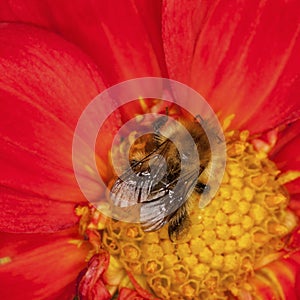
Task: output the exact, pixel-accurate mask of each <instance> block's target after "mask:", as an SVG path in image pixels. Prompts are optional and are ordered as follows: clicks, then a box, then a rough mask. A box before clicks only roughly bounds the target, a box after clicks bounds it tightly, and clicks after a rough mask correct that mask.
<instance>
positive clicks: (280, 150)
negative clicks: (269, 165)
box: [271, 121, 300, 194]
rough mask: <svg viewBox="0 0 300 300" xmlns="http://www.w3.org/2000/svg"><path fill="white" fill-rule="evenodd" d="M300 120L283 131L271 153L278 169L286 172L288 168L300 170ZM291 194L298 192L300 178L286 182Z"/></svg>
mask: <svg viewBox="0 0 300 300" xmlns="http://www.w3.org/2000/svg"><path fill="white" fill-rule="evenodd" d="M299 129H300V121H298V122H296V123H294V124H292V125H291V126H290V127H288V128H287V129H286V130H285V131H283V133H282V134H281V135H282V141H281V139H279V143H280V144H279V145H277V146H276V147H275V149H274V150H273V152H272V153H271V158H272V159H273V161H274V162H275V163H276V164H277V166H278V167H279V169H280V170H282V171H284V172H287V171H289V170H293V171H300V156H299V149H300V136H299ZM286 187H287V189H288V190H289V192H290V193H291V194H297V193H300V178H298V179H296V180H293V181H291V182H289V183H287V184H286Z"/></svg>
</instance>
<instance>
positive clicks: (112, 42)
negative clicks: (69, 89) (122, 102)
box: [0, 0, 165, 84]
mask: <svg viewBox="0 0 300 300" xmlns="http://www.w3.org/2000/svg"><path fill="white" fill-rule="evenodd" d="M160 5H161V3H160V1H147V0H144V1H140V0H138V1H123V0H120V1H118V2H117V3H115V2H114V3H112V2H110V1H102V2H99V1H92V0H88V1H85V0H77V1H72V2H70V1H68V0H64V1H58V2H53V1H51V0H49V1H47V0H46V1H43V2H41V1H39V0H33V1H32V0H25V1H24V0H15V1H1V5H0V19H1V20H4V21H19V22H29V23H32V24H36V25H39V26H43V27H46V28H47V29H49V30H52V31H55V32H58V33H59V34H61V35H62V36H64V37H65V38H66V39H68V40H70V41H72V42H73V43H75V44H76V45H78V46H79V47H80V48H81V49H83V50H84V51H85V52H86V53H88V54H89V55H90V56H91V57H92V58H93V59H94V60H95V61H96V62H97V63H98V65H99V66H100V68H101V71H103V74H105V79H106V80H107V81H108V82H109V83H111V84H112V83H116V82H119V81H123V80H125V79H130V78H135V77H142V76H160V75H161V71H160V69H161V68H162V69H164V68H165V64H164V55H163V48H162V42H161V7H160Z"/></svg>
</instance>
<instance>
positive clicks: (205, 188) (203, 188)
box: [195, 181, 210, 194]
mask: <svg viewBox="0 0 300 300" xmlns="http://www.w3.org/2000/svg"><path fill="white" fill-rule="evenodd" d="M195 190H196V192H197V193H198V194H203V193H208V192H209V190H210V186H209V185H207V184H204V183H202V182H200V181H198V182H197V184H196V187H195Z"/></svg>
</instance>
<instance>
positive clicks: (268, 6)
mask: <svg viewBox="0 0 300 300" xmlns="http://www.w3.org/2000/svg"><path fill="white" fill-rule="evenodd" d="M196 3H197V1H194V2H193V1H192V2H190V3H189V5H187V4H186V2H185V1H178V2H176V5H175V4H174V5H170V4H169V2H168V1H165V4H164V7H165V13H164V15H163V32H164V46H165V52H166V59H167V66H168V68H169V70H170V76H171V77H172V78H174V79H177V80H180V81H183V82H185V83H187V84H191V86H192V87H193V88H195V89H196V90H198V91H199V92H200V93H201V94H202V95H203V96H204V97H205V98H206V99H207V100H208V101H209V102H210V103H211V104H212V106H213V108H214V109H215V110H216V111H222V115H223V117H224V116H227V115H229V114H232V113H235V114H236V118H235V119H234V122H233V126H234V127H238V128H246V129H250V130H251V131H252V132H261V131H264V130H266V129H270V128H273V127H276V126H277V125H278V124H280V123H283V122H287V120H295V119H296V118H297V117H299V116H300V102H299V101H296V99H297V97H296V96H297V95H298V94H299V91H300V84H299V76H298V74H299V68H300V60H299V59H298V53H299V52H300V38H299V22H300V6H299V5H298V3H297V2H296V1H290V2H288V3H284V2H275V3H274V1H272V0H269V1H244V2H231V3H230V4H228V3H227V2H222V1H218V2H217V1H216V2H215V3H213V4H212V3H210V5H209V7H208V9H207V5H208V4H207V3H205V2H204V1H203V2H201V3H202V4H201V5H198V6H197V5H196ZM201 11H202V14H201ZM278 11H280V14H279V13H278ZM181 18H183V20H181ZM179 20H180V21H181V22H180V25H178V22H179ZM196 20H198V21H196ZM186 24H188V26H186ZM197 26H198V28H197ZM200 26H201V28H200ZM191 28H192V29H191ZM182 41H184V43H183V42H182ZM178 49H180V50H179V51H178ZM192 55H193V60H192Z"/></svg>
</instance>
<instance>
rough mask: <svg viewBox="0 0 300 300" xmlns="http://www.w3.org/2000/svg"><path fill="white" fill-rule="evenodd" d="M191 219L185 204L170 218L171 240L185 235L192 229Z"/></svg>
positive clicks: (169, 231)
mask: <svg viewBox="0 0 300 300" xmlns="http://www.w3.org/2000/svg"><path fill="white" fill-rule="evenodd" d="M190 226H191V221H190V218H189V214H188V211H187V208H186V206H185V205H183V206H182V207H180V208H179V209H178V210H177V211H176V212H175V213H174V214H173V216H172V217H171V218H170V220H169V227H168V234H169V238H170V240H171V242H174V240H179V239H181V238H183V237H185V236H186V235H187V233H188V231H189V229H190Z"/></svg>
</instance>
